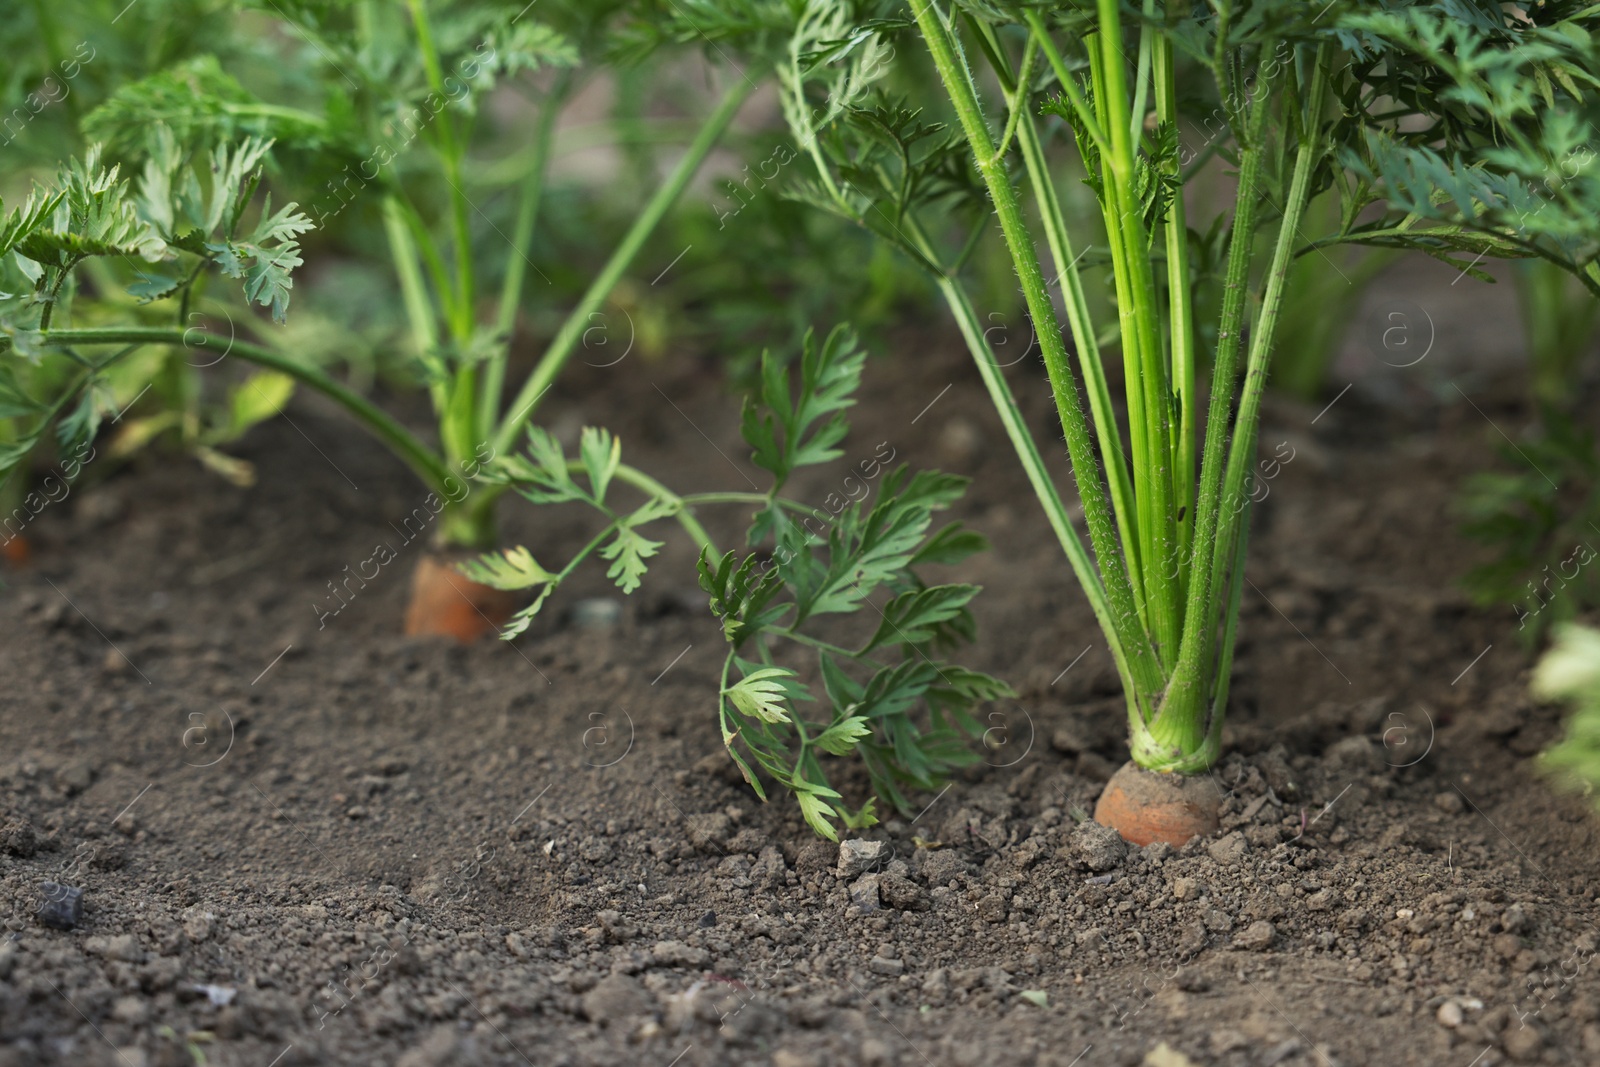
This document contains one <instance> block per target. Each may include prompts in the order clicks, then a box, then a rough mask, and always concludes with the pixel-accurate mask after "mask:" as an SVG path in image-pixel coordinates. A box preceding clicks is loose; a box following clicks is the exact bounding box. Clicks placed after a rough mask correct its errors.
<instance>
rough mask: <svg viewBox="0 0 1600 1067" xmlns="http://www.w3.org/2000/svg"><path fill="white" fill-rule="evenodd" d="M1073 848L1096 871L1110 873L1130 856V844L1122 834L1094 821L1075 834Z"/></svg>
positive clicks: (1084, 824) (1085, 824) (1081, 826)
mask: <svg viewBox="0 0 1600 1067" xmlns="http://www.w3.org/2000/svg"><path fill="white" fill-rule="evenodd" d="M1072 847H1073V849H1074V850H1075V851H1076V852H1077V854H1078V858H1079V859H1081V860H1083V862H1084V863H1086V864H1087V865H1088V866H1089V869H1090V870H1094V871H1109V870H1110V869H1111V868H1113V867H1115V866H1116V865H1117V864H1119V863H1121V862H1122V861H1123V859H1124V858H1126V856H1127V855H1128V843H1127V842H1126V841H1124V840H1123V839H1122V835H1121V834H1119V833H1117V832H1116V831H1115V830H1113V829H1112V828H1111V827H1109V826H1101V825H1100V824H1099V823H1097V822H1094V821H1092V820H1091V821H1089V822H1085V823H1083V824H1082V825H1080V826H1079V827H1078V829H1077V830H1076V831H1074V832H1073V835H1072Z"/></svg>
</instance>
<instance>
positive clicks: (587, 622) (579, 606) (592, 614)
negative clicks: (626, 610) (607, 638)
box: [571, 597, 622, 630]
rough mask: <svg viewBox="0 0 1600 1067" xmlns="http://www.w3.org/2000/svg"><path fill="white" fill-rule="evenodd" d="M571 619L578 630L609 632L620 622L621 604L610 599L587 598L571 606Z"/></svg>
mask: <svg viewBox="0 0 1600 1067" xmlns="http://www.w3.org/2000/svg"><path fill="white" fill-rule="evenodd" d="M571 619H572V623H573V625H574V626H576V627H578V628H579V629H580V630H609V629H611V628H612V627H614V626H616V625H617V623H619V622H621V621H622V602H621V601H620V600H613V599H611V598H610V597H587V598H585V599H583V600H580V601H578V602H577V603H576V604H574V605H572V614H571Z"/></svg>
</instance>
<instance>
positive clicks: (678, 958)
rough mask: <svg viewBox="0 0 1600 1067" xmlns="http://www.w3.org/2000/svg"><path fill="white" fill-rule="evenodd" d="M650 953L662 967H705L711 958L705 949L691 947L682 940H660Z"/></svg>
mask: <svg viewBox="0 0 1600 1067" xmlns="http://www.w3.org/2000/svg"><path fill="white" fill-rule="evenodd" d="M650 955H651V957H652V958H653V959H654V960H655V961H656V963H657V965H659V966H662V967H704V966H705V965H706V963H707V962H709V961H710V959H711V954H710V953H709V952H707V951H706V950H705V949H703V948H691V947H690V946H688V945H686V944H684V943H683V942H682V941H658V942H656V947H655V948H653V949H651V950H650Z"/></svg>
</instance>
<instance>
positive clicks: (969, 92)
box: [913, 2, 1162, 700]
mask: <svg viewBox="0 0 1600 1067" xmlns="http://www.w3.org/2000/svg"><path fill="white" fill-rule="evenodd" d="M913 6H914V7H916V19H917V26H918V28H919V29H920V30H921V31H922V37H923V40H924V41H925V42H926V43H927V45H928V51H929V54H930V55H931V56H932V58H933V62H934V66H935V67H936V68H937V69H938V71H939V77H940V80H941V81H942V82H943V83H944V87H945V91H946V92H947V93H948V94H949V96H950V99H951V102H952V103H953V104H954V105H955V109H956V114H957V115H958V116H959V118H960V120H961V126H962V130H963V132H964V133H965V134H966V138H967V143H968V146H969V148H970V149H971V151H972V154H973V157H974V159H975V160H976V161H978V170H979V173H980V174H981V175H982V177H983V180H984V184H985V186H986V187H987V188H988V190H989V196H990V199H991V200H992V201H993V202H994V206H995V214H996V215H997V216H998V218H999V220H1000V228H1001V231H1002V233H1003V234H1004V236H1005V240H1006V248H1007V250H1008V251H1009V253H1010V255H1011V260H1012V264H1013V265H1014V266H1015V268H1016V271H1017V277H1018V280H1019V281H1020V282H1021V284H1022V291H1023V296H1024V298H1025V299H1026V301H1027V305H1028V313H1029V314H1030V315H1031V316H1032V318H1033V322H1034V326H1035V328H1036V331H1037V334H1038V339H1039V344H1040V348H1041V350H1042V352H1043V355H1044V362H1045V370H1046V372H1047V373H1048V374H1049V377H1050V383H1051V386H1052V390H1053V392H1054V394H1055V401H1056V409H1057V411H1058V412H1059V414H1060V417H1061V427H1062V430H1063V432H1064V434H1065V436H1066V441H1067V451H1068V453H1069V455H1070V456H1071V459H1072V473H1073V477H1074V479H1075V480H1076V482H1077V485H1078V496H1079V499H1080V500H1081V501H1082V502H1083V510H1084V518H1085V520H1086V521H1087V523H1088V527H1089V539H1090V542H1091V544H1092V545H1093V546H1094V553H1095V560H1096V562H1097V563H1098V569H1099V574H1100V581H1099V582H1098V583H1094V584H1095V585H1101V586H1103V588H1104V590H1105V594H1106V599H1107V601H1108V605H1107V606H1108V607H1109V609H1110V610H1109V611H1108V612H1106V615H1107V616H1109V620H1108V621H1110V622H1111V623H1112V624H1113V626H1114V629H1111V630H1108V631H1107V638H1108V639H1112V638H1113V637H1115V638H1116V639H1118V640H1120V643H1121V644H1122V646H1123V648H1124V649H1125V650H1126V654H1127V663H1126V665H1127V669H1128V671H1129V672H1130V673H1131V675H1132V678H1133V680H1134V681H1135V682H1136V683H1137V685H1136V687H1135V689H1134V692H1135V693H1136V694H1137V695H1138V697H1139V698H1140V699H1141V700H1144V699H1152V700H1153V699H1154V698H1155V696H1156V694H1158V693H1159V691H1160V690H1161V688H1162V679H1161V672H1160V667H1159V664H1158V663H1157V661H1156V658H1155V654H1154V651H1153V649H1152V648H1151V646H1150V642H1149V638H1148V636H1147V635H1146V634H1145V632H1144V630H1143V629H1142V628H1141V627H1139V626H1138V625H1137V621H1136V620H1137V619H1138V611H1137V609H1136V607H1135V604H1134V598H1133V589H1132V586H1131V584H1130V581H1129V577H1128V571H1127V568H1126V566H1125V565H1124V561H1123V557H1122V553H1121V551H1120V546H1119V544H1118V542H1117V535H1116V529H1115V526H1114V524H1113V522H1112V518H1111V511H1110V505H1109V503H1108V501H1107V498H1106V489H1105V486H1104V485H1103V484H1102V483H1101V480H1100V473H1099V467H1098V464H1097V463H1096V461H1095V455H1094V445H1093V442H1092V440H1091V439H1090V436H1089V429H1088V425H1087V423H1086V421H1085V418H1084V414H1083V408H1082V406H1081V404H1080V402H1079V400H1078V393H1077V383H1076V382H1075V381H1074V380H1073V378H1072V372H1071V370H1070V368H1069V367H1068V364H1067V355H1066V348H1065V345H1063V344H1062V341H1061V329H1060V325H1059V323H1058V322H1057V319H1056V313H1055V307H1054V305H1053V304H1052V303H1051V301H1050V294H1049V292H1048V290H1047V288H1046V286H1045V282H1044V275H1043V272H1042V271H1041V270H1040V268H1039V257H1038V254H1037V253H1036V252H1035V250H1034V247H1033V239H1032V236H1031V235H1030V234H1029V233H1028V229H1027V226H1026V224H1025V223H1024V222H1023V219H1022V209H1021V207H1020V205H1019V204H1018V202H1017V195H1016V190H1015V189H1013V188H1012V185H1011V179H1010V176H1009V175H1008V174H1007V173H1006V171H1005V167H1004V164H1003V163H1000V162H996V163H989V164H987V165H986V164H985V163H984V161H986V160H989V159H991V158H992V157H993V155H994V144H993V141H992V139H991V138H990V136H989V130H988V126H987V124H986V123H985V121H984V118H983V113H982V112H981V111H980V110H979V107H978V98H977V90H976V88H975V87H974V85H973V84H972V79H971V74H970V72H969V71H968V70H967V68H966V66H965V63H964V62H963V61H962V60H961V59H960V58H958V56H957V54H956V51H955V46H954V42H953V41H952V40H951V38H950V33H949V30H948V29H947V28H946V26H945V24H944V21H943V18H942V16H941V15H940V14H939V13H938V11H937V10H936V9H935V6H934V5H933V4H932V3H931V2H929V3H924V4H922V5H921V6H920V7H917V6H916V5H913ZM1123 132H1124V134H1125V133H1126V130H1124V131H1123ZM1112 134H1113V136H1115V135H1116V131H1115V129H1113V131H1112ZM980 369H981V368H980ZM991 395H993V391H992V390H991ZM1023 433H1024V434H1026V433H1027V431H1026V429H1025V428H1024V429H1023ZM1030 440H1031V438H1030ZM1069 529H1070V527H1069ZM1073 540H1074V541H1075V540H1076V536H1075V535H1074V537H1073ZM1064 547H1065V546H1064ZM1079 552H1080V553H1081V547H1080V549H1079ZM1071 558H1072V555H1071V554H1070V550H1069V559H1071ZM1085 562H1086V561H1085ZM1074 570H1079V567H1078V566H1077V565H1076V564H1075V566H1074ZM1080 581H1082V576H1081V575H1080ZM1083 584H1084V587H1085V590H1086V591H1087V590H1089V589H1090V588H1092V587H1093V586H1091V584H1090V583H1087V582H1085V583H1083ZM1092 599H1093V598H1092V597H1091V602H1092ZM1097 614H1100V613H1099V612H1097Z"/></svg>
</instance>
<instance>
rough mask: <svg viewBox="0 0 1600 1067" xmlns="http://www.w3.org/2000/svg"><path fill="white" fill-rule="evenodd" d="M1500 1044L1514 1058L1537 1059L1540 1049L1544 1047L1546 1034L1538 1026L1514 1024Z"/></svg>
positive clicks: (1523, 1059)
mask: <svg viewBox="0 0 1600 1067" xmlns="http://www.w3.org/2000/svg"><path fill="white" fill-rule="evenodd" d="M1500 1045H1501V1047H1502V1048H1504V1049H1505V1050H1506V1055H1508V1056H1510V1057H1511V1058H1512V1059H1514V1060H1521V1061H1524V1062H1526V1061H1530V1060H1536V1059H1538V1058H1539V1051H1540V1049H1542V1048H1543V1047H1544V1034H1542V1033H1540V1032H1539V1030H1538V1028H1537V1027H1533V1026H1525V1025H1524V1026H1520V1027H1518V1026H1513V1027H1510V1028H1508V1029H1507V1030H1506V1032H1505V1034H1504V1035H1503V1036H1502V1037H1501V1038H1500Z"/></svg>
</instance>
